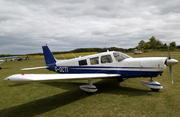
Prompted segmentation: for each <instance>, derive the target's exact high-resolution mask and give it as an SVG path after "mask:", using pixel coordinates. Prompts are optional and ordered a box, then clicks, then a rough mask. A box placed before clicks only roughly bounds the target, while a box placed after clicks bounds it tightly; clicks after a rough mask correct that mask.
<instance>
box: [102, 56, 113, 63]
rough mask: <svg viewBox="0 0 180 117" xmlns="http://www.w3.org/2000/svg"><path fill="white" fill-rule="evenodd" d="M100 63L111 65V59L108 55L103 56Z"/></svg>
mask: <svg viewBox="0 0 180 117" xmlns="http://www.w3.org/2000/svg"><path fill="white" fill-rule="evenodd" d="M101 63H112V58H111V56H110V55H105V56H102V57H101Z"/></svg>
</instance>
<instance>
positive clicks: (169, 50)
mask: <svg viewBox="0 0 180 117" xmlns="http://www.w3.org/2000/svg"><path fill="white" fill-rule="evenodd" d="M168 55H169V59H171V55H170V50H169V46H168Z"/></svg>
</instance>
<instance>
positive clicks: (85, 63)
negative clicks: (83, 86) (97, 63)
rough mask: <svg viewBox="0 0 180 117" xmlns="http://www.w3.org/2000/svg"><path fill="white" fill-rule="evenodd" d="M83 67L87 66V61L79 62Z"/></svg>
mask: <svg viewBox="0 0 180 117" xmlns="http://www.w3.org/2000/svg"><path fill="white" fill-rule="evenodd" d="M82 65H87V61H86V60H81V61H79V66H82Z"/></svg>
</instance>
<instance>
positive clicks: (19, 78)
mask: <svg viewBox="0 0 180 117" xmlns="http://www.w3.org/2000/svg"><path fill="white" fill-rule="evenodd" d="M120 76H121V75H120V74H100V73H99V74H15V75H11V76H9V77H7V78H5V79H4V80H8V81H11V82H33V81H53V80H73V79H76V80H77V79H91V78H92V79H98V78H111V77H120Z"/></svg>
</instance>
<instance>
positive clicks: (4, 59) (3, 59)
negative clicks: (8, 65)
mask: <svg viewBox="0 0 180 117" xmlns="http://www.w3.org/2000/svg"><path fill="white" fill-rule="evenodd" d="M17 57H19V56H9V57H0V61H1V62H0V64H2V63H3V62H5V61H6V60H7V59H10V58H17ZM1 69H2V68H1V67H0V70H1Z"/></svg>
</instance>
